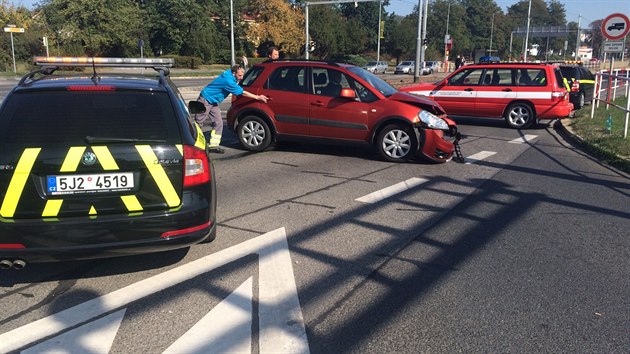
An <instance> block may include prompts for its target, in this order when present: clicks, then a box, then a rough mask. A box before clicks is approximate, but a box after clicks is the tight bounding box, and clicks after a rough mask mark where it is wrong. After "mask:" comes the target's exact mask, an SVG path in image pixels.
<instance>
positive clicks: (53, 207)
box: [42, 199, 63, 218]
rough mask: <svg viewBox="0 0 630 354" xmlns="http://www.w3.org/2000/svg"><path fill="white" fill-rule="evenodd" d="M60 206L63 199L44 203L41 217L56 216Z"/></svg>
mask: <svg viewBox="0 0 630 354" xmlns="http://www.w3.org/2000/svg"><path fill="white" fill-rule="evenodd" d="M61 204H63V199H49V200H48V201H46V206H45V207H44V211H42V217H44V218H47V217H54V216H57V214H59V209H61Z"/></svg>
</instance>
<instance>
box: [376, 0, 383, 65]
mask: <svg viewBox="0 0 630 354" xmlns="http://www.w3.org/2000/svg"><path fill="white" fill-rule="evenodd" d="M382 7H383V0H379V1H378V33H377V35H376V38H377V39H376V61H379V60H381V31H382V30H383V28H381V8H382Z"/></svg>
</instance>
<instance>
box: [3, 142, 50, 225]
mask: <svg viewBox="0 0 630 354" xmlns="http://www.w3.org/2000/svg"><path fill="white" fill-rule="evenodd" d="M41 150H42V149H41V148H28V149H24V152H22V156H20V160H19V161H18V163H17V166H15V172H14V173H13V177H11V182H9V188H8V189H7V194H6V195H5V197H4V200H3V201H2V206H1V207H0V216H2V217H5V218H12V217H13V215H14V214H15V209H16V208H17V204H18V201H19V200H20V196H21V195H22V191H23V190H24V186H25V185H26V180H27V179H28V176H29V175H30V173H31V169H32V168H33V164H35V160H36V159H37V155H39V152H40V151H41Z"/></svg>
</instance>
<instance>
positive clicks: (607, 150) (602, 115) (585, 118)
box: [571, 97, 630, 170]
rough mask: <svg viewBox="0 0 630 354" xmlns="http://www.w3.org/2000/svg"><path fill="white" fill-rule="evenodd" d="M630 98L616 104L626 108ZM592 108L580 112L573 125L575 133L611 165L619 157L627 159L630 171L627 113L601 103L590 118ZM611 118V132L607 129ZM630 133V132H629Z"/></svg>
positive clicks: (618, 100) (622, 99) (617, 101)
mask: <svg viewBox="0 0 630 354" xmlns="http://www.w3.org/2000/svg"><path fill="white" fill-rule="evenodd" d="M627 102H628V98H625V97H624V98H618V99H617V100H615V101H614V103H615V104H616V105H618V106H621V107H626V104H627ZM590 114H591V107H590V106H586V107H585V108H582V109H581V110H579V111H578V113H577V114H576V117H575V119H573V121H572V123H571V128H572V129H573V130H574V132H575V133H576V134H577V135H579V136H580V137H581V138H582V139H583V143H584V144H587V145H588V146H589V149H590V150H591V151H592V152H595V153H597V154H599V155H600V156H603V157H604V158H605V160H607V161H608V162H609V163H616V162H619V161H617V159H618V157H622V160H624V159H625V162H626V165H627V166H628V167H629V170H630V137H626V138H624V137H623V134H624V128H625V112H624V111H622V110H620V109H618V108H615V107H612V106H611V107H609V108H608V110H607V109H606V104H605V103H604V102H600V104H599V107H597V108H596V109H595V114H594V116H593V118H592V119H591V117H590ZM609 116H610V117H611V121H612V124H611V130H610V131H608V130H607V129H606V123H607V120H608V117H609ZM628 133H630V132H628Z"/></svg>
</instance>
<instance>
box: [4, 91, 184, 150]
mask: <svg viewBox="0 0 630 354" xmlns="http://www.w3.org/2000/svg"><path fill="white" fill-rule="evenodd" d="M86 136H93V137H100V138H103V137H106V138H115V139H138V141H140V142H141V141H143V140H145V141H146V140H156V141H164V142H165V143H169V144H176V143H181V141H180V140H181V139H178V137H179V128H178V124H177V118H176V116H175V112H174V110H173V107H172V106H171V102H170V99H169V96H168V95H167V94H166V93H165V92H164V93H162V92H146V91H144V92H142V91H127V92H125V91H113V92H103V91H85V92H83V91H81V92H77V91H49V92H42V91H31V92H16V93H14V94H12V95H10V96H9V97H7V102H6V106H5V107H4V109H3V110H2V112H1V113H0V142H1V143H0V144H2V145H4V144H18V145H20V146H23V145H31V146H42V145H50V144H63V145H84V144H85V137H86Z"/></svg>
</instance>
